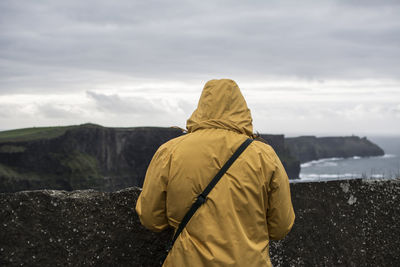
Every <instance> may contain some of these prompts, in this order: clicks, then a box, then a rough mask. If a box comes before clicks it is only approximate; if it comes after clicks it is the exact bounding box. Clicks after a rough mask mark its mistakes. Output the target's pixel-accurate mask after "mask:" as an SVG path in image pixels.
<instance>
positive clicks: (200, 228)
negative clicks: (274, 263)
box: [136, 79, 295, 267]
mask: <svg viewBox="0 0 400 267" xmlns="http://www.w3.org/2000/svg"><path fill="white" fill-rule="evenodd" d="M187 132H188V133H187V134H185V135H183V136H180V137H177V138H175V139H172V140H170V141H168V142H167V143H165V144H163V145H162V146H161V147H160V148H159V149H158V150H157V152H156V153H155V155H154V157H153V159H152V160H151V163H150V165H149V167H148V169H147V173H146V177H145V181H144V184H143V190H142V192H141V194H140V196H139V199H138V201H137V204H136V212H137V214H138V215H139V218H140V221H141V223H142V224H143V225H144V226H145V227H146V228H148V229H150V230H152V231H156V232H157V231H162V230H164V229H166V228H168V227H173V228H174V229H175V230H176V229H177V227H178V225H179V223H180V222H181V220H182V218H183V217H184V216H185V214H186V212H187V211H188V210H189V208H190V207H191V205H192V203H193V202H194V201H195V200H196V197H197V196H198V195H199V194H200V193H201V192H202V191H203V189H204V188H205V187H206V186H207V185H208V183H209V182H210V181H211V180H212V178H213V177H214V175H215V174H216V173H217V172H218V170H219V169H220V168H221V167H222V166H223V165H224V163H225V162H226V161H227V160H228V159H229V158H230V157H231V155H232V154H233V153H234V152H235V150H236V149H237V148H238V147H239V146H240V145H241V144H242V142H243V141H244V140H246V138H253V137H254V135H253V126H252V117H251V114H250V110H249V109H248V107H247V104H246V101H245V99H244V97H243V95H242V94H241V92H240V90H239V87H238V86H237V84H236V83H235V82H234V81H232V80H227V79H223V80H211V81H209V82H207V83H206V85H205V87H204V89H203V92H202V94H201V97H200V100H199V103H198V107H197V109H196V110H195V111H194V112H193V114H192V116H191V117H190V118H189V119H188V120H187ZM294 218H295V215H294V212H293V207H292V202H291V197H290V188H289V181H288V177H287V174H286V172H285V169H284V167H283V166H282V163H281V161H280V160H279V158H278V156H277V155H276V153H275V151H274V150H273V149H272V148H271V146H269V145H267V144H265V143H263V142H259V141H254V142H252V143H251V144H250V145H249V147H248V148H247V149H246V150H245V151H244V152H243V153H242V154H241V155H240V157H239V158H238V159H237V160H236V161H235V162H234V163H233V165H232V166H231V167H230V168H229V169H228V171H227V172H226V173H225V175H224V176H223V177H222V178H221V180H220V181H219V182H218V183H217V185H216V186H215V187H214V188H213V189H212V190H211V192H210V193H209V195H208V197H207V201H206V202H205V203H204V204H203V205H202V206H201V207H200V208H199V209H198V210H197V211H196V213H195V214H194V215H193V217H192V218H191V219H190V221H189V223H188V224H187V225H186V227H185V228H184V229H183V231H182V232H181V234H180V235H179V236H178V238H177V240H176V242H175V243H174V245H173V247H172V249H171V250H170V252H169V254H168V256H167V258H166V259H165V261H164V264H163V266H178V267H180V266H182V267H183V266H195V267H197V266H207V267H210V266H245V267H250V266H271V262H270V258H269V240H270V239H274V240H276V239H282V238H283V237H284V236H285V235H286V234H287V233H288V232H289V231H290V229H291V228H292V225H293V223H294Z"/></svg>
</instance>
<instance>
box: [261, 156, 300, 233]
mask: <svg viewBox="0 0 400 267" xmlns="http://www.w3.org/2000/svg"><path fill="white" fill-rule="evenodd" d="M275 159H276V161H275V162H276V165H275V166H276V169H275V171H274V173H273V176H272V178H271V181H270V184H269V190H268V191H269V194H268V209H267V224H268V232H269V237H270V239H273V240H279V239H282V238H284V237H285V236H286V235H287V234H288V233H289V231H290V229H291V228H292V226H293V223H294V219H295V215H294V211H293V206H292V200H291V196H290V186H289V179H288V176H287V174H286V171H285V168H284V167H283V165H282V163H281V161H280V160H279V158H278V156H276V157H275Z"/></svg>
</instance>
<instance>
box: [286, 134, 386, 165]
mask: <svg viewBox="0 0 400 267" xmlns="http://www.w3.org/2000/svg"><path fill="white" fill-rule="evenodd" d="M285 141H286V144H287V147H288V148H289V150H290V152H291V153H292V155H293V156H295V157H296V158H298V159H299V160H300V162H302V163H303V162H307V161H312V160H318V159H321V158H333V157H340V158H348V157H353V156H360V157H370V156H381V155H384V151H383V150H382V149H381V148H380V147H379V146H377V145H376V144H374V143H372V142H371V141H369V140H368V139H367V138H365V137H363V138H360V137H358V136H348V137H315V136H300V137H293V138H286V139H285Z"/></svg>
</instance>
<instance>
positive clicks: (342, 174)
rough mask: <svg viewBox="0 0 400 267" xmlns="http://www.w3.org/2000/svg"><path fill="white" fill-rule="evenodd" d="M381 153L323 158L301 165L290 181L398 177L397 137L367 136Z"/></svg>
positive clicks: (399, 150)
mask: <svg viewBox="0 0 400 267" xmlns="http://www.w3.org/2000/svg"><path fill="white" fill-rule="evenodd" d="M367 138H368V139H369V140H370V141H372V142H373V143H375V144H377V145H378V146H380V147H381V148H382V149H383V150H384V151H385V155H383V156H379V157H365V158H362V157H357V156H356V157H352V158H326V159H320V160H315V161H310V162H306V163H303V164H301V171H300V179H299V180H297V181H292V182H308V181H329V180H342V179H343V180H344V179H355V178H365V179H393V178H396V177H400V136H390V137H389V136H371V137H367Z"/></svg>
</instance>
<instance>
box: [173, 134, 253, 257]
mask: <svg viewBox="0 0 400 267" xmlns="http://www.w3.org/2000/svg"><path fill="white" fill-rule="evenodd" d="M251 142H253V140H252V139H250V138H248V139H246V141H244V142H243V143H242V144H241V145H240V147H239V148H238V149H237V150H236V151H235V153H233V155H232V156H231V157H230V159H229V160H228V161H227V162H226V163H225V164H224V166H222V168H221V169H220V170H219V171H218V173H217V174H216V175H215V177H214V178H213V179H212V180H211V182H210V183H209V184H208V185H207V187H206V189H204V190H203V192H202V193H201V194H200V195H198V196H197V199H196V201H195V202H194V203H193V204H192V207H191V208H190V209H189V211H188V212H187V213H186V215H185V216H184V217H183V219H182V221H181V223H180V224H179V226H178V229H177V230H176V232H175V235H174V237H173V238H172V241H171V243H170V245H169V249H168V250H170V249H171V248H172V246H173V245H174V243H175V240H176V239H177V238H178V236H179V234H180V233H181V232H182V230H183V229H184V228H185V226H186V224H187V223H188V222H189V220H190V218H192V216H193V214H194V213H195V212H196V211H197V209H198V208H200V206H201V205H203V204H204V202H206V199H207V195H208V193H210V191H211V190H212V189H213V188H214V186H215V185H216V184H217V183H218V181H219V180H220V179H221V177H222V176H223V175H224V174H225V172H226V171H227V170H228V169H229V167H230V166H231V165H232V164H233V162H235V160H236V159H237V158H238V157H239V156H240V154H242V152H243V151H244V150H245V149H246V148H247V147H248V145H250V143H251Z"/></svg>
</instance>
